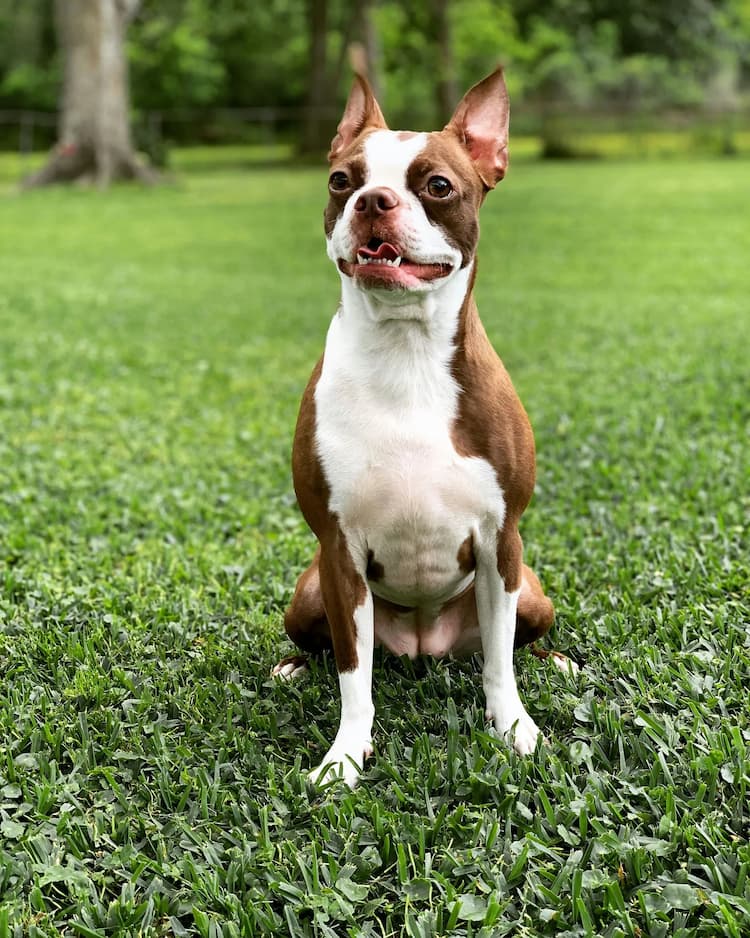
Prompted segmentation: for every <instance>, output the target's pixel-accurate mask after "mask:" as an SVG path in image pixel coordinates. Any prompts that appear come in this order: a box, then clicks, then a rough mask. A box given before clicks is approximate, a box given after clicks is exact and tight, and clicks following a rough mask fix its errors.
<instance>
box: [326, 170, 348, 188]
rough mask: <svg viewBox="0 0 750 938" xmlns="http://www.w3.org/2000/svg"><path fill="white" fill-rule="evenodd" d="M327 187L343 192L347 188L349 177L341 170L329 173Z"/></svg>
mask: <svg viewBox="0 0 750 938" xmlns="http://www.w3.org/2000/svg"><path fill="white" fill-rule="evenodd" d="M328 188H329V189H331V190H332V191H333V192H345V191H346V190H347V189H348V188H349V177H348V176H347V175H346V173H342V172H337V173H331V178H330V179H329V180H328Z"/></svg>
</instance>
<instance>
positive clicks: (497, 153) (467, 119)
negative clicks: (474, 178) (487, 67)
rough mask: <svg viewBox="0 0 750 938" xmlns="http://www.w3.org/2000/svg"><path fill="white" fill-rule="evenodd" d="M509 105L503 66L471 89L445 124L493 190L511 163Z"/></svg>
mask: <svg viewBox="0 0 750 938" xmlns="http://www.w3.org/2000/svg"><path fill="white" fill-rule="evenodd" d="M509 119H510V107H509V104H508V92H507V90H506V88H505V79H504V78H503V70H502V68H497V69H495V71H494V72H493V73H492V74H491V75H488V76H487V77H486V78H485V79H484V80H483V81H480V82H479V84H477V85H474V87H473V88H470V89H469V90H468V91H467V92H466V94H465V95H464V96H463V98H462V99H461V101H460V102H459V105H458V107H457V108H456V112H455V114H454V115H453V117H452V118H451V119H450V121H449V123H448V124H447V125H446V128H445V129H446V130H450V131H452V132H453V133H455V134H456V135H457V136H458V139H459V140H460V141H461V143H462V144H463V145H464V147H465V148H466V150H467V152H468V154H469V156H470V157H471V158H472V160H473V161H474V165H475V166H476V169H477V172H478V173H479V175H480V176H481V177H482V182H483V183H484V184H485V186H486V187H487V188H488V189H494V188H495V184H496V183H498V182H499V181H500V180H501V179H502V178H503V176H504V175H505V170H506V169H507V166H508V123H509Z"/></svg>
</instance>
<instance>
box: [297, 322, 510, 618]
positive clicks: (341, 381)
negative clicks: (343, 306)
mask: <svg viewBox="0 0 750 938" xmlns="http://www.w3.org/2000/svg"><path fill="white" fill-rule="evenodd" d="M351 318H353V317H350V321H349V322H347V317H346V314H340V315H339V316H337V317H336V319H335V320H334V322H333V323H332V326H331V329H330V331H329V335H328V340H327V343H326V352H325V358H324V364H323V370H322V373H321V377H320V380H319V382H318V386H317V389H316V394H315V402H316V438H317V442H318V450H319V456H320V458H321V460H322V463H323V467H324V470H325V474H326V478H327V480H328V484H329V487H330V506H329V507H330V509H331V510H332V511H334V512H335V513H336V515H337V516H338V519H339V523H340V525H341V527H342V529H343V530H344V533H345V534H346V536H347V541H348V542H349V544H350V547H351V548H352V550H354V551H357V552H359V555H360V557H367V556H368V555H369V556H370V557H371V558H372V559H374V560H375V561H376V562H377V564H379V565H380V567H382V571H383V573H382V578H380V579H378V581H377V582H371V586H372V588H373V591H374V592H376V593H377V594H378V595H380V596H382V597H384V598H386V599H389V600H391V601H393V602H396V603H400V604H402V605H406V606H422V607H429V606H439V605H440V604H441V603H443V602H445V601H447V600H448V599H450V598H451V597H452V596H455V595H456V594H457V593H459V592H461V590H463V589H465V588H466V586H467V585H468V584H469V583H470V582H471V579H472V576H473V574H472V573H471V572H470V571H467V570H466V569H465V568H462V567H461V564H460V563H459V560H458V554H459V549H460V548H461V545H462V544H463V542H464V541H465V540H466V539H467V538H472V542H473V543H474V545H476V546H477V547H478V546H479V545H480V543H481V541H482V540H483V539H484V538H485V537H494V533H495V532H496V531H497V530H498V528H499V527H500V526H501V525H502V520H503V515H504V500H503V495H502V491H501V490H500V487H499V485H498V483H497V479H496V476H495V473H494V471H493V469H492V467H491V466H490V465H489V463H487V462H486V461H485V460H482V459H479V458H473V457H465V456H460V455H459V454H458V453H457V452H456V450H455V448H454V445H453V442H452V439H451V428H452V426H453V423H454V420H455V417H456V413H457V401H458V395H459V393H460V391H459V388H458V386H457V385H456V382H455V380H454V378H453V376H452V374H451V371H450V360H451V356H452V351H453V346H452V343H451V339H450V336H448V335H442V334H441V332H440V330H439V329H437V328H435V329H432V328H427V327H424V326H423V325H422V324H415V323H404V322H397V323H394V324H393V328H391V327H390V326H389V325H388V324H382V323H381V324H379V325H378V327H377V329H374V330H368V329H366V328H364V329H363V328H361V327H360V328H352V325H351ZM359 325H361V324H359ZM447 331H448V329H446V332H447ZM451 334H452V332H451ZM485 532H491V533H488V534H487V535H485Z"/></svg>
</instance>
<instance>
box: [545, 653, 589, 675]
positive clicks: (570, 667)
mask: <svg viewBox="0 0 750 938" xmlns="http://www.w3.org/2000/svg"><path fill="white" fill-rule="evenodd" d="M549 656H550V658H551V659H552V664H554V666H555V667H556V668H557V669H558V671H562V673H563V674H567V675H568V676H569V677H578V675H579V674H580V673H581V669H580V667H579V666H578V665H577V664H576V663H575V661H573V659H572V658H568V657H567V656H566V655H563V654H561V653H560V652H559V651H551V652H550V653H549Z"/></svg>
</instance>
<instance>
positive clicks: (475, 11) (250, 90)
mask: <svg viewBox="0 0 750 938" xmlns="http://www.w3.org/2000/svg"><path fill="white" fill-rule="evenodd" d="M308 5H309V4H308V3H307V2H306V0H270V2H268V3H255V4H248V3H247V2H245V0H216V2H211V3H209V2H207V0H187V2H182V0H144V2H143V4H142V7H141V10H140V13H139V15H138V17H137V18H136V20H135V22H134V23H133V24H132V26H131V28H130V32H129V41H128V48H129V52H130V59H131V66H132V73H131V77H132V84H133V101H134V103H135V105H136V107H138V108H157V109H171V108H185V107H188V108H189V107H207V106H211V107H220V106H237V107H242V106H296V107H300V106H302V105H304V103H305V101H306V99H307V96H308V63H307V55H308V47H309V36H308V30H309V24H308V16H307V9H308ZM355 12H356V5H354V6H353V5H352V4H346V3H344V2H343V0H330V2H329V3H328V43H327V45H328V52H329V68H328V72H329V81H330V82H332V83H333V84H334V85H335V84H336V82H338V87H337V88H335V89H334V91H333V92H331V95H333V94H334V93H336V92H337V93H338V94H339V97H340V98H343V96H344V94H345V93H346V88H347V87H348V73H347V69H346V68H345V67H342V63H344V61H345V58H344V51H345V50H344V45H345V43H346V42H348V41H350V40H351V39H352V38H353V37H354V36H355V34H356V30H355V28H354V16H355ZM372 14H373V19H374V23H375V26H376V28H377V31H378V33H379V44H380V47H381V50H382V57H381V58H382V61H381V66H382V76H381V78H382V82H381V84H382V86H383V88H384V98H385V102H386V105H387V107H388V108H389V111H390V112H391V114H392V115H393V116H394V119H396V120H397V121H398V122H399V123H402V124H403V125H404V126H413V125H414V123H415V122H421V123H424V124H430V125H431V124H432V123H433V122H434V112H435V111H436V105H435V85H436V76H437V75H438V74H439V68H440V67H439V57H438V51H437V46H436V29H435V14H434V8H433V6H432V5H431V4H429V3H426V2H420V3H410V4H403V3H400V2H397V0H378V2H376V3H374V4H373V5H372ZM449 19H450V23H451V28H452V33H453V40H452V44H453V52H454V59H455V64H456V72H457V75H456V78H457V83H458V85H459V86H460V87H465V86H467V85H469V84H471V83H473V82H474V81H476V80H477V78H478V77H479V76H481V75H482V74H484V73H486V72H487V71H488V70H489V69H491V68H492V67H494V65H495V64H496V63H497V62H498V61H502V62H504V63H505V64H506V65H507V66H508V74H509V81H510V90H511V94H512V95H513V100H514V101H516V102H518V101H521V100H523V99H524V98H526V99H528V100H536V101H547V100H552V101H553V102H557V103H563V104H566V105H568V106H575V107H581V106H586V107H589V106H597V107H602V106H607V105H611V104H613V103H614V104H616V105H620V106H623V105H632V104H633V103H634V102H636V103H638V104H639V105H641V106H646V107H660V108H664V107H667V106H670V107H671V106H684V105H690V106H694V105H696V104H701V103H704V102H705V101H707V100H711V101H717V100H718V103H719V104H722V103H726V100H728V99H731V100H732V102H733V103H734V104H735V105H736V104H737V101H736V100H735V99H736V95H737V93H738V91H739V90H741V89H742V88H743V87H744V88H745V90H746V89H747V83H748V82H750V74H748V72H747V62H748V61H750V57H749V56H748V52H750V14H748V9H747V0H709V2H706V0H689V2H687V3H686V2H684V0H679V2H678V0H669V2H663V3H659V4H656V5H655V4H653V3H651V2H649V0H638V2H636V3H629V4H621V3H615V2H612V0H595V2H590V3H581V2H571V0H554V2H544V3H541V2H539V0H452V2H451V3H450V5H449ZM54 49H55V42H54V30H53V19H52V4H51V3H49V2H46V0H24V2H23V3H21V2H19V0H0V53H1V54H0V104H5V105H8V106H14V107H43V108H51V107H53V106H54V103H55V100H56V93H57V87H58V79H59V73H58V70H57V64H56V59H55V56H54ZM722 81H723V82H724V84H725V85H726V86H727V88H726V90H725V92H722V93H720V94H718V96H717V86H720V85H721V83H722ZM743 83H744V84H743ZM732 96H734V98H733V97H732Z"/></svg>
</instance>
